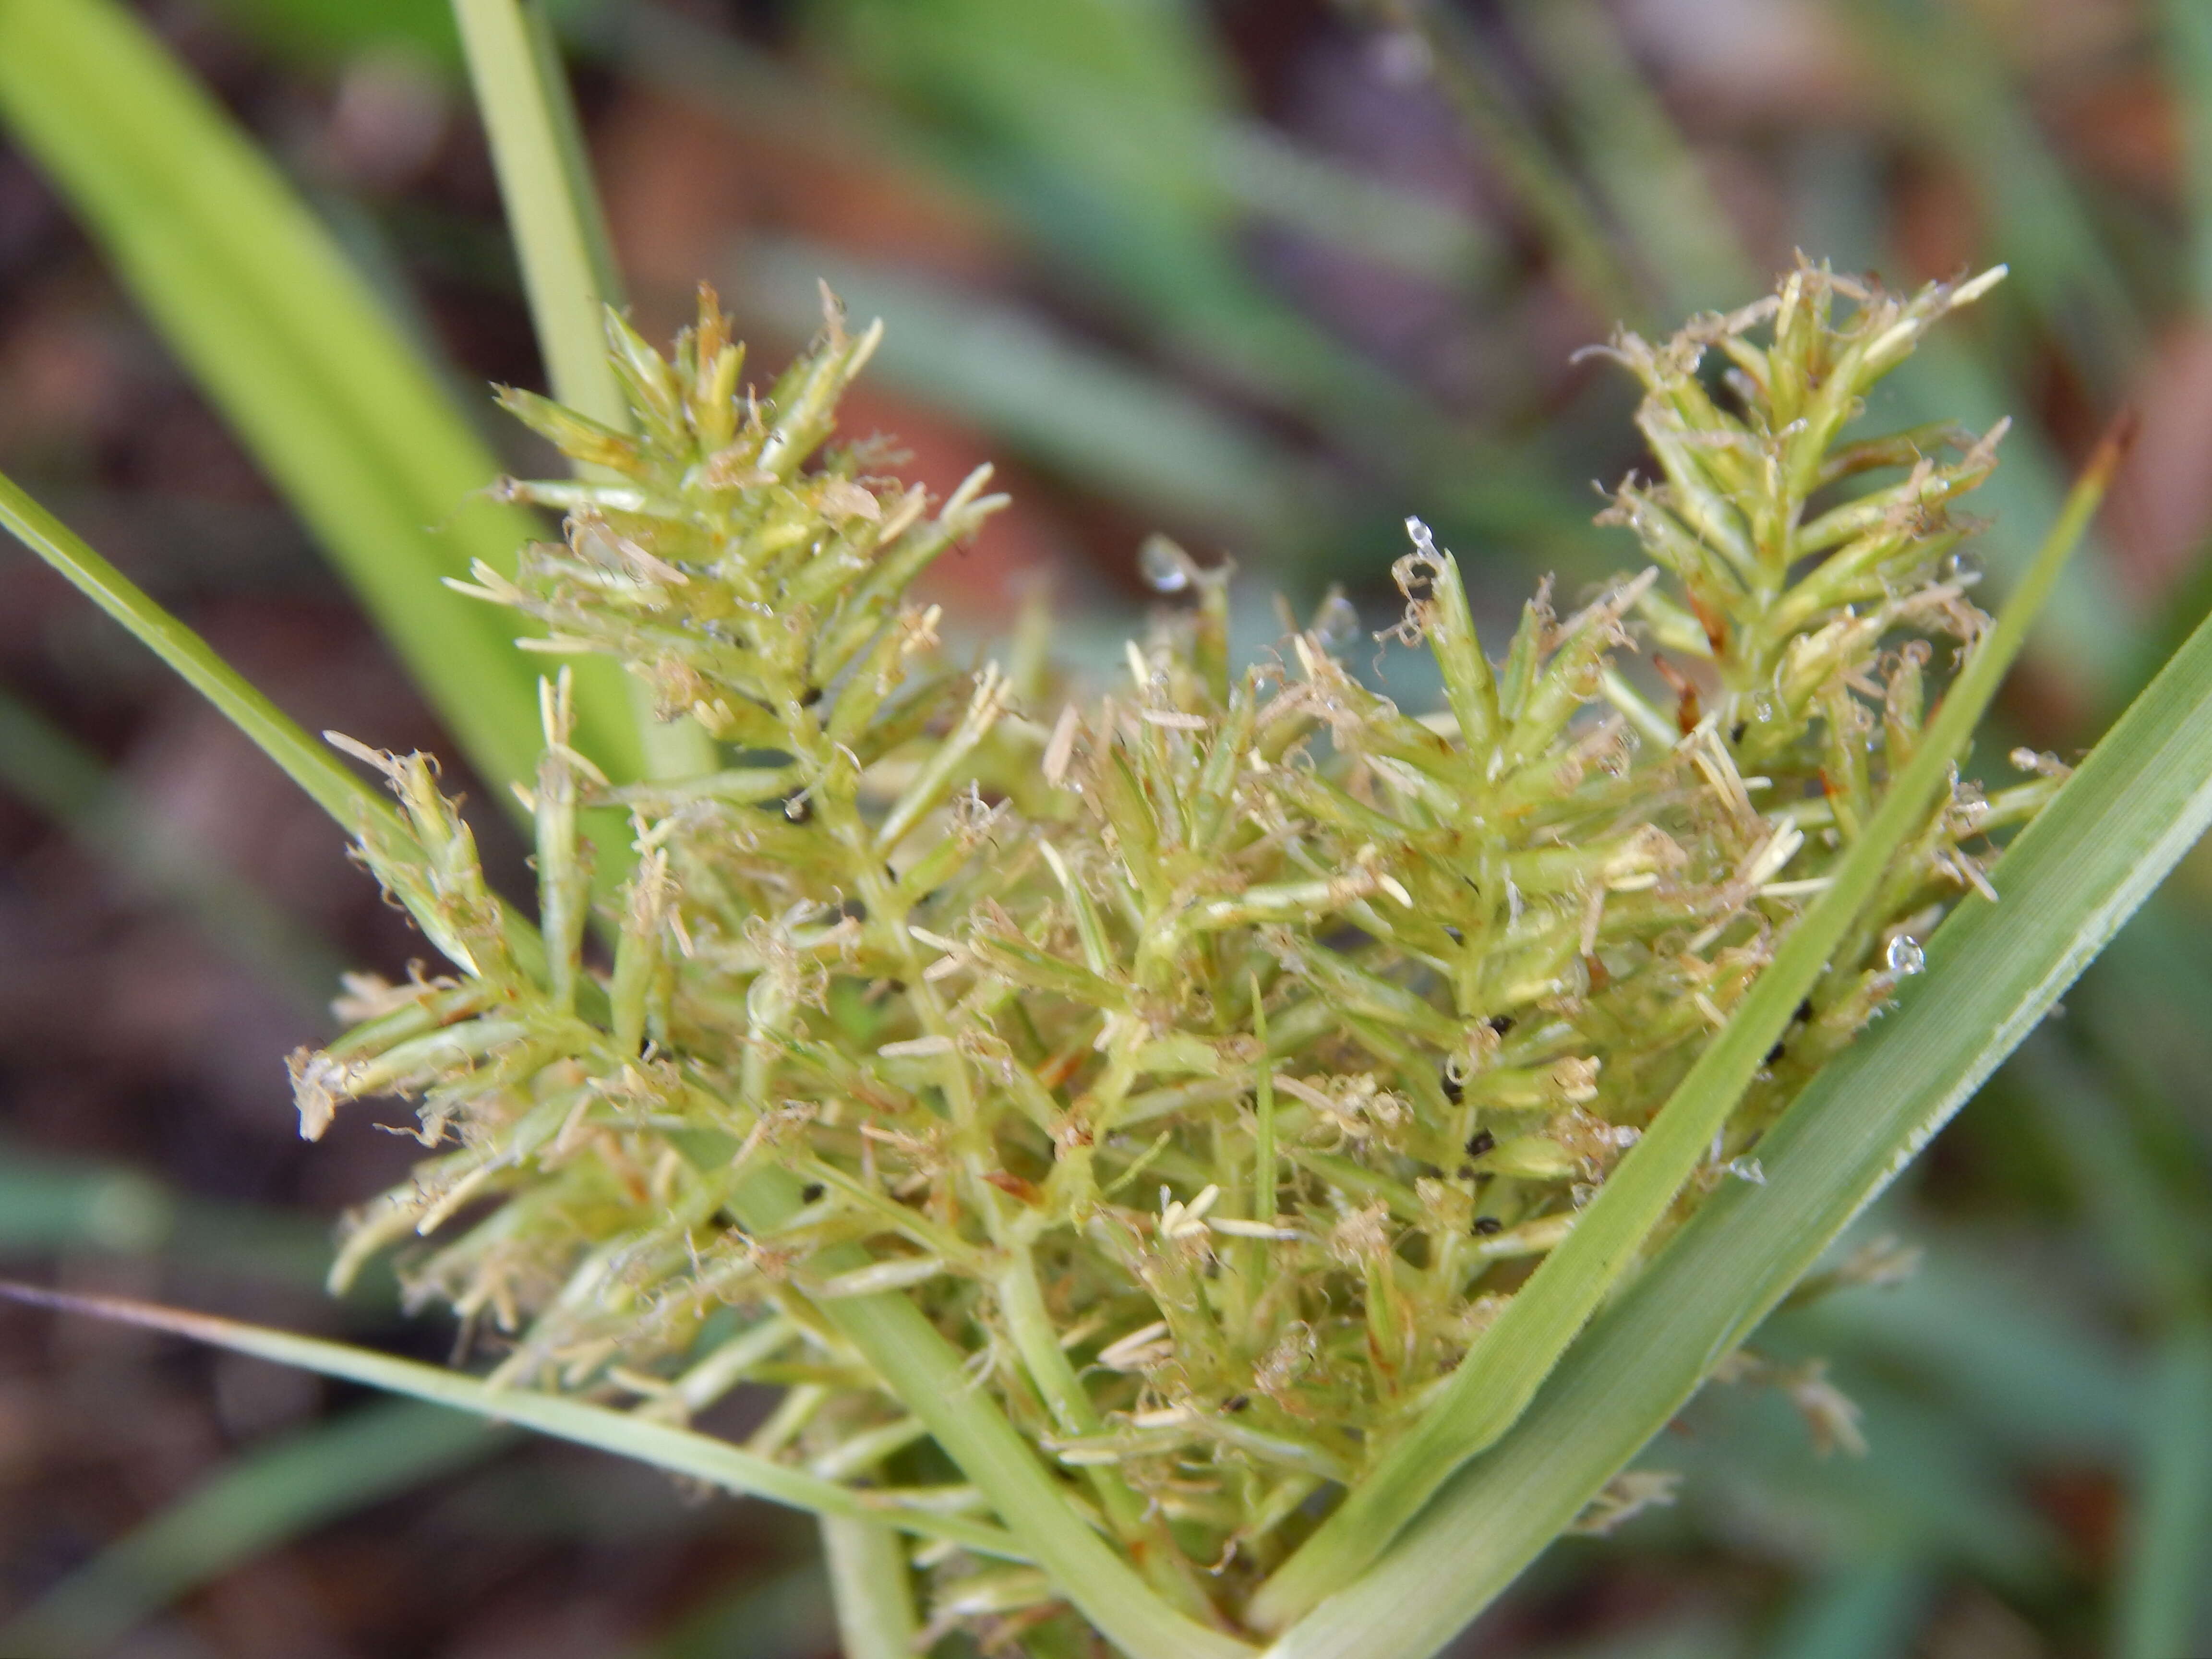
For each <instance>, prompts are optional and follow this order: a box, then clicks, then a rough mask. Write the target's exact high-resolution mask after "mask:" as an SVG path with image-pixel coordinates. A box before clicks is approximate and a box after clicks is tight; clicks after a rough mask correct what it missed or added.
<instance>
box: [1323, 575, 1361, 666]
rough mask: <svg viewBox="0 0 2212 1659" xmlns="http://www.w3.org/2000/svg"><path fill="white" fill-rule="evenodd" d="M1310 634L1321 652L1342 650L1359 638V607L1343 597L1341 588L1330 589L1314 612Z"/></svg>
mask: <svg viewBox="0 0 2212 1659" xmlns="http://www.w3.org/2000/svg"><path fill="white" fill-rule="evenodd" d="M1312 632H1313V636H1314V639H1315V641H1316V643H1317V644H1319V645H1320V647H1321V648H1322V650H1324V651H1328V652H1331V653H1334V652H1339V651H1342V650H1344V649H1345V648H1346V647H1348V646H1350V645H1351V644H1352V642H1353V641H1356V640H1358V637H1359V607H1358V605H1354V604H1352V601H1351V600H1350V599H1346V598H1345V597H1344V592H1343V590H1342V589H1341V588H1336V587H1332V588H1330V589H1329V590H1328V594H1327V595H1326V597H1324V598H1323V599H1322V602H1321V608H1320V609H1319V610H1318V611H1315V612H1314V619H1313V629H1312Z"/></svg>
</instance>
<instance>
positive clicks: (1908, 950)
mask: <svg viewBox="0 0 2212 1659" xmlns="http://www.w3.org/2000/svg"><path fill="white" fill-rule="evenodd" d="M1883 960H1884V961H1885V962H1887V963H1888V964H1889V971H1890V972H1891V973H1893V974H1895V975H1897V976H1898V977H1899V978H1900V979H1902V978H1904V977H1905V976H1906V975H1910V974H1917V973H1918V972H1919V971H1920V970H1921V969H1923V968H1925V967H1927V965H1928V952H1927V951H1923V950H1922V949H1921V948H1920V941H1919V940H1918V939H1915V938H1913V937H1912V935H1911V934H1910V933H1899V935H1898V936H1897V937H1896V938H1895V939H1892V940H1890V942H1889V950H1888V951H1887V954H1886V955H1885V956H1884V957H1883Z"/></svg>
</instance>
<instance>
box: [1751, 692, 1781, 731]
mask: <svg viewBox="0 0 2212 1659" xmlns="http://www.w3.org/2000/svg"><path fill="white" fill-rule="evenodd" d="M1781 713H1782V709H1781V705H1779V704H1778V703H1777V702H1775V700H1774V699H1773V698H1772V697H1771V696H1767V694H1766V693H1765V692H1764V691H1761V692H1759V694H1758V695H1757V696H1753V698H1752V700H1751V717H1752V719H1753V720H1757V721H1758V722H1759V724H1760V725H1761V726H1771V724H1773V722H1774V721H1775V720H1778V719H1779V718H1780V717H1781Z"/></svg>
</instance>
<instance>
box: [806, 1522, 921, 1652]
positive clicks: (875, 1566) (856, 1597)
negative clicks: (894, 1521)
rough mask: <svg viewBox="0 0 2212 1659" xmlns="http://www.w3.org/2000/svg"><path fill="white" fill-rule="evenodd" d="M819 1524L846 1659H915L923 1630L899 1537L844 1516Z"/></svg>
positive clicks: (879, 1525) (875, 1524)
mask: <svg viewBox="0 0 2212 1659" xmlns="http://www.w3.org/2000/svg"><path fill="white" fill-rule="evenodd" d="M820 1524H821V1528H822V1554H823V1559H825V1560H827V1561H828V1562H829V1595H830V1599H831V1600H832V1601H834V1602H835V1603H836V1607H837V1634H838V1636H839V1638H840V1639H841V1640H842V1643H843V1644H844V1649H845V1659H914V1653H915V1645H914V1644H915V1638H916V1637H917V1636H918V1635H919V1634H920V1633H921V1623H920V1621H919V1620H916V1619H915V1613H914V1589H913V1586H912V1585H910V1584H909V1583H908V1582H907V1566H906V1551H905V1549H904V1547H902V1545H901V1544H900V1543H899V1536H898V1534H896V1532H893V1531H892V1530H891V1529H890V1528H889V1527H886V1526H884V1524H883V1523H882V1522H878V1521H854V1520H852V1519H850V1518H849V1517H848V1516H837V1515H825V1516H823V1517H822V1520H821V1523H820Z"/></svg>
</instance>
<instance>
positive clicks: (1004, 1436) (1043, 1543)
mask: <svg viewBox="0 0 2212 1659" xmlns="http://www.w3.org/2000/svg"><path fill="white" fill-rule="evenodd" d="M733 1202H734V1204H735V1206H736V1208H737V1210H738V1215H739V1217H740V1218H741V1219H742V1220H743V1221H744V1224H745V1225H746V1226H747V1227H748V1228H749V1229H750V1230H752V1231H769V1230H772V1229H773V1228H774V1227H775V1226H777V1225H781V1223H782V1222H783V1221H785V1220H786V1219H787V1218H789V1217H790V1216H791V1215H792V1214H793V1213H795V1212H797V1211H798V1209H799V1183H798V1182H797V1181H796V1180H795V1179H794V1178H793V1177H792V1176H789V1175H787V1173H785V1172H784V1171H783V1170H762V1171H761V1172H760V1173H759V1174H758V1175H756V1176H753V1177H752V1178H751V1179H750V1180H749V1181H748V1182H746V1183H745V1184H744V1186H743V1187H742V1188H740V1189H739V1190H738V1194H737V1195H736V1198H735V1199H734V1200H733ZM818 1261H819V1265H820V1267H822V1268H823V1271H825V1272H842V1271H844V1270H845V1269H847V1268H848V1267H864V1266H866V1261H867V1258H866V1254H865V1253H864V1252H863V1251H861V1250H860V1249H858V1248H856V1247H847V1248H846V1249H842V1250H832V1251H825V1252H824V1253H823V1255H822V1256H821V1257H820V1258H818ZM820 1311H821V1314H822V1316H823V1318H825V1319H827V1320H828V1321H829V1322H830V1323H831V1324H833V1325H835V1326H836V1328H837V1330H838V1333H839V1334H841V1335H842V1336H843V1337H844V1339H845V1340H847V1341H848V1342H849V1343H851V1344H852V1345H853V1346H854V1348H855V1349H857V1350H858V1351H859V1352H860V1357H861V1358H863V1359H865V1360H866V1361H867V1363H868V1364H869V1365H870V1366H871V1367H872V1368H873V1369H874V1370H875V1373H876V1375H877V1376H878V1378H879V1379H880V1380H881V1381H882V1383H883V1385H884V1388H885V1389H887V1390H889V1391H890V1394H891V1395H894V1396H895V1397H896V1399H897V1400H898V1401H900V1403H901V1404H902V1405H903V1406H905V1407H906V1408H907V1410H908V1411H909V1412H911V1413H914V1415H915V1417H917V1418H919V1419H921V1421H922V1422H923V1423H925V1424H927V1425H928V1427H929V1431H930V1434H931V1435H932V1436H933V1437H934V1438H935V1440H936V1442H937V1443H938V1445H939V1448H940V1449H942V1450H943V1451H944V1452H945V1455H946V1456H948V1457H950V1458H951V1460H952V1461H953V1462H955V1463H957V1465H959V1467H960V1469H961V1472H962V1473H963V1474H965V1475H966V1476H967V1477H968V1479H969V1480H971V1481H973V1482H974V1483H975V1486H976V1488H977V1490H979V1491H980V1492H982V1494H983V1495H984V1497H986V1498H988V1499H989V1500H990V1503H991V1506H992V1508H993V1509H994V1510H997V1511H998V1514H999V1516H1000V1519H1001V1520H1003V1521H1004V1522H1006V1524H1007V1526H1008V1527H1009V1528H1012V1531H1013V1532H1014V1534H1016V1535H1017V1536H1018V1537H1019V1538H1020V1540H1021V1541H1022V1545H1023V1547H1024V1549H1025V1550H1026V1551H1028V1552H1029V1553H1030V1557H1031V1559H1034V1560H1035V1561H1036V1564H1037V1565H1039V1566H1040V1567H1042V1568H1043V1569H1044V1571H1046V1572H1047V1573H1048V1574H1049V1575H1050V1576H1051V1578H1052V1581H1053V1583H1054V1585H1055V1586H1056V1587H1057V1588H1058V1589H1060V1593H1061V1594H1062V1595H1066V1597H1067V1599H1068V1601H1070V1602H1071V1603H1072V1604H1073V1606H1074V1607H1075V1608H1076V1610H1077V1611H1078V1612H1079V1613H1082V1615H1083V1616H1084V1617H1085V1619H1088V1620H1090V1621H1091V1625H1092V1626H1094V1627H1095V1628H1096V1629H1097V1631H1098V1632H1099V1633H1100V1634H1101V1635H1103V1637H1105V1638H1106V1639H1107V1640H1108V1641H1109V1642H1112V1643H1113V1644H1115V1646H1117V1647H1119V1648H1120V1649H1121V1650H1122V1651H1123V1652H1124V1653H1126V1654H1128V1655H1130V1656H1132V1659H1250V1656H1251V1654H1252V1651H1253V1650H1252V1649H1250V1648H1249V1647H1248V1646H1246V1645H1245V1644H1243V1643H1242V1642H1240V1641H1238V1640H1237V1639H1236V1638H1234V1637H1231V1636H1227V1635H1225V1634H1224V1633H1223V1632H1219V1631H1218V1630H1212V1629H1209V1628H1208V1627H1207V1626H1205V1625H1202V1624H1200V1623H1199V1622H1197V1621H1196V1620H1193V1619H1191V1618H1189V1617H1188V1616H1187V1615H1186V1614H1184V1613H1180V1612H1178V1611H1176V1609H1175V1608H1174V1607H1170V1606H1169V1605H1168V1603H1167V1602H1165V1601H1163V1600H1162V1599H1161V1598H1160V1596H1159V1595H1158V1594H1157V1593H1156V1592H1155V1591H1154V1590H1153V1589H1152V1586H1151V1585H1149V1584H1147V1583H1146V1582H1145V1580H1144V1579H1143V1577H1140V1576H1139V1573H1138V1572H1137V1571H1136V1569H1135V1568H1133V1567H1132V1566H1131V1565H1129V1563H1128V1562H1127V1561H1126V1560H1124V1559H1122V1558H1121V1556H1120V1555H1119V1554H1117V1553H1115V1550H1114V1548H1113V1547H1112V1546H1111V1545H1110V1544H1109V1543H1108V1542H1107V1541H1106V1540H1105V1539H1103V1538H1102V1537H1101V1536H1099V1534H1097V1531H1095V1530H1094V1529H1093V1528H1091V1525H1090V1523H1089V1522H1086V1521H1085V1519H1084V1518H1083V1516H1081V1515H1080V1513H1079V1511H1078V1510H1076V1508H1075V1506H1074V1505H1073V1504H1071V1503H1070V1502H1069V1501H1068V1497H1067V1494H1066V1492H1065V1491H1064V1490H1063V1488H1062V1487H1061V1486H1060V1483H1059V1482H1058V1481H1056V1480H1054V1478H1053V1477H1052V1475H1051V1474H1048V1472H1047V1470H1046V1469H1045V1468H1044V1466H1043V1465H1042V1463H1041V1462H1038V1460H1037V1455H1036V1451H1035V1449H1033V1448H1032V1447H1031V1446H1030V1443H1028V1442H1027V1441H1026V1440H1024V1439H1023V1438H1022V1437H1021V1435H1020V1433H1019V1432H1018V1431H1016V1429H1015V1428H1014V1425H1012V1423H1010V1422H1008V1421H1007V1420H1006V1415H1005V1413H1002V1412H1000V1410H999V1408H998V1407H997V1406H995V1405H994V1404H993V1403H992V1401H991V1399H990V1397H989V1395H987V1394H986V1393H985V1392H984V1391H983V1388H982V1384H981V1380H980V1379H979V1378H977V1377H975V1376H971V1375H970V1374H969V1370H968V1368H967V1365H966V1363H965V1361H964V1359H963V1356H962V1355H961V1353H960V1352H959V1351H958V1350H957V1349H956V1348H954V1347H953V1346H952V1345H951V1343H950V1342H948V1341H946V1340H945V1337H944V1336H943V1334H940V1333H939V1330H938V1328H937V1327H936V1326H935V1325H933V1324H932V1323H931V1322H930V1321H929V1319H928V1317H927V1316H926V1315H924V1314H923V1312H922V1311H921V1309H919V1308H917V1307H916V1306H915V1304H913V1303H912V1302H910V1301H908V1299H907V1298H906V1297H903V1296H900V1295H898V1294H896V1293H895V1292H884V1293H881V1294H878V1295H874V1296H860V1297H840V1298H837V1299H836V1300H834V1301H829V1302H824V1303H823V1304H820Z"/></svg>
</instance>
